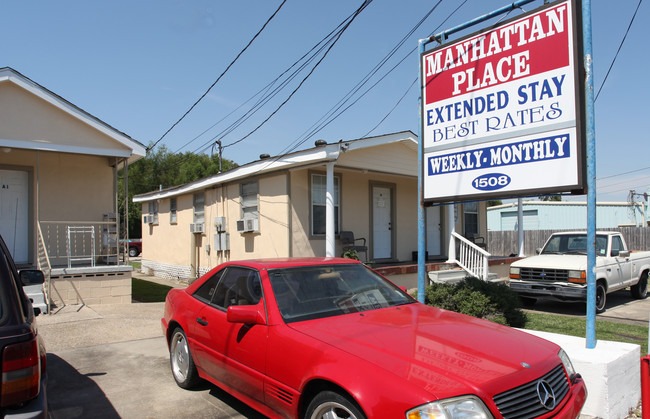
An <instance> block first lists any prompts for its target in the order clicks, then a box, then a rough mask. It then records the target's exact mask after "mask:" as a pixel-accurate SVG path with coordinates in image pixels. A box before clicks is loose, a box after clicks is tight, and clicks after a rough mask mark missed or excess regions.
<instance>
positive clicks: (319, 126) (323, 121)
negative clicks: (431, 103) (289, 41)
mask: <svg viewBox="0 0 650 419" xmlns="http://www.w3.org/2000/svg"><path fill="white" fill-rule="evenodd" d="M466 2H467V0H464V1H463V2H462V3H461V4H460V5H459V6H458V7H457V8H456V9H455V10H454V11H453V12H452V13H451V14H449V15H448V16H447V17H446V18H445V20H443V22H442V23H441V24H440V25H438V28H440V26H442V25H444V23H445V22H447V20H449V19H450V18H451V16H453V15H454V14H455V13H456V12H457V11H458V10H459V9H460V8H461V7H462V6H463V5H464V4H465V3H466ZM440 3H442V0H440V1H438V3H436V4H435V5H434V6H433V8H431V9H430V10H429V12H428V13H426V14H425V16H424V17H423V18H422V19H421V20H420V21H419V22H418V23H417V24H416V25H415V26H414V27H413V28H412V29H411V30H410V31H409V32H408V33H407V34H406V35H405V36H404V37H403V38H402V39H401V40H400V41H399V42H398V44H397V45H396V46H395V47H393V49H392V50H391V51H390V52H389V53H388V54H387V55H386V56H385V57H384V58H383V59H382V60H380V61H379V63H378V64H377V65H375V67H373V69H372V70H370V72H369V73H368V74H367V75H366V76H364V77H363V78H362V79H361V81H359V83H357V85H356V86H355V87H353V88H352V89H351V90H350V91H349V92H348V93H347V94H346V95H345V96H344V97H343V98H342V99H341V100H340V101H339V102H338V103H337V104H336V105H334V106H333V107H332V108H330V110H329V111H327V112H326V113H325V114H324V115H323V116H322V117H321V118H320V119H319V120H318V121H317V122H316V123H314V124H313V125H312V126H311V127H310V128H309V129H308V130H307V131H305V132H304V133H303V134H302V135H301V136H299V137H298V138H297V139H296V140H295V141H294V142H292V143H291V144H290V145H289V146H288V147H286V148H285V149H284V150H283V151H282V152H281V153H280V155H279V157H281V156H282V155H284V154H286V153H290V152H292V151H293V150H295V149H296V148H298V147H299V146H301V145H302V144H304V143H305V142H306V141H307V140H309V139H310V138H312V137H313V136H314V135H316V134H317V133H318V132H320V131H322V130H323V129H324V128H325V127H327V126H328V125H329V124H331V123H332V122H334V121H335V120H336V119H337V118H338V117H339V116H341V115H342V114H343V113H345V112H346V111H347V110H348V109H350V108H351V107H352V106H354V105H355V104H356V103H357V102H358V101H359V100H361V99H362V98H363V97H364V96H365V95H366V94H368V93H369V92H370V91H371V90H372V89H374V88H375V87H376V86H377V85H378V84H379V83H380V82H381V81H382V80H384V79H385V78H386V77H387V76H388V75H389V74H390V73H392V72H393V71H394V70H395V69H396V68H397V67H398V66H399V65H401V64H402V63H403V62H404V61H405V60H406V59H407V58H409V57H411V56H412V54H413V52H414V51H415V50H417V47H416V48H413V49H411V50H410V51H409V52H408V53H407V54H406V55H405V56H404V57H403V58H402V59H401V60H400V61H399V62H398V63H397V64H396V65H394V66H393V67H392V68H391V69H390V70H388V71H387V72H386V74H384V75H383V76H382V77H381V78H380V79H379V80H378V81H377V82H375V83H374V84H373V85H372V86H370V87H369V88H368V89H366V90H365V91H364V92H363V93H362V94H361V95H359V96H358V97H357V98H356V99H355V100H354V101H353V102H352V103H351V104H349V105H348V106H346V107H345V108H343V106H344V105H345V104H346V103H348V102H349V101H350V100H351V99H352V97H353V96H354V95H355V94H356V93H358V92H359V90H360V89H361V87H363V86H364V85H365V84H366V83H367V82H368V81H370V79H371V78H372V76H374V75H376V74H377V72H378V71H379V69H380V68H381V67H383V66H384V65H385V64H386V63H387V62H388V60H389V59H390V58H391V57H392V56H393V55H394V54H395V53H396V52H397V51H398V49H399V48H400V47H401V46H403V44H404V43H405V42H406V40H408V38H409V37H410V36H411V35H412V34H413V33H415V31H416V30H417V28H419V27H420V26H421V25H422V24H423V23H424V21H425V20H426V19H427V18H428V17H429V16H430V15H431V14H432V13H433V11H435V9H436V8H437V7H438V6H439V5H440ZM438 28H436V29H435V30H434V31H433V32H432V34H433V33H435V32H436V31H437V30H438ZM400 101H401V99H400ZM341 108H343V109H341ZM335 112H338V113H336V114H335ZM303 137H304V138H303ZM301 138H302V139H301Z"/></svg>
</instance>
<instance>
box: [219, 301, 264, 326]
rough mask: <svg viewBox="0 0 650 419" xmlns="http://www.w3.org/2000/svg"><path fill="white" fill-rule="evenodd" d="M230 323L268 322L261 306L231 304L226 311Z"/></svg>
mask: <svg viewBox="0 0 650 419" xmlns="http://www.w3.org/2000/svg"><path fill="white" fill-rule="evenodd" d="M226 320H228V321H229V322H230V323H244V324H266V316H265V315H264V312H263V310H262V309H260V307H259V306H257V305H255V306H230V307H228V311H227V312H226Z"/></svg>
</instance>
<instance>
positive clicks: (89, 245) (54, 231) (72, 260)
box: [39, 221, 119, 268]
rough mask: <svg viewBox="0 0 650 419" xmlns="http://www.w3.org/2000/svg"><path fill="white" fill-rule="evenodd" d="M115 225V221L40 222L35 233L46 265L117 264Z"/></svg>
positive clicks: (116, 226) (53, 266) (117, 247)
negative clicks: (38, 237) (44, 256)
mask: <svg viewBox="0 0 650 419" xmlns="http://www.w3.org/2000/svg"><path fill="white" fill-rule="evenodd" d="M117 228H118V225H117V221H40V223H39V234H40V235H41V239H40V240H41V241H42V246H43V253H45V254H47V255H48V260H49V265H50V268H57V267H68V268H70V267H85V266H96V265H117V264H118V263H119V257H118V256H119V246H118V234H117V231H118V230H117ZM39 246H40V244H39ZM40 254H41V250H40V249H39V255H40ZM39 258H40V256H39Z"/></svg>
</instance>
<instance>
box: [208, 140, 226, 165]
mask: <svg viewBox="0 0 650 419" xmlns="http://www.w3.org/2000/svg"><path fill="white" fill-rule="evenodd" d="M216 145H219V173H221V172H222V171H223V170H222V168H221V160H222V157H223V146H222V145H221V140H215V142H214V144H212V150H211V151H210V159H212V155H213V154H214V146H216Z"/></svg>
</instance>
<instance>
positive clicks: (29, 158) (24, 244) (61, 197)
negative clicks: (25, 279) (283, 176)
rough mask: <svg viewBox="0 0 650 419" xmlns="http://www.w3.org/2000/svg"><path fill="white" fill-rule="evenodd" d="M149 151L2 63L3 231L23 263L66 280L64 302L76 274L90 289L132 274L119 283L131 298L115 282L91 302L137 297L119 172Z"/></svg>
mask: <svg viewBox="0 0 650 419" xmlns="http://www.w3.org/2000/svg"><path fill="white" fill-rule="evenodd" d="M144 155H145V149H144V146H143V145H142V144H140V143H139V142H137V141H135V140H134V139H132V138H131V137H129V136H127V135H126V134H124V133H122V132H120V131H118V130H116V129H115V128H113V127H111V126H109V125H108V124H106V123H104V122H102V121H101V120H99V119H98V118H96V117H94V116H93V115H90V114H89V113H87V112H85V111H84V110H82V109H80V108H78V107H77V106H75V105H73V104H72V103H70V102H68V101H67V100H65V99H63V98H62V97H61V96H59V95H57V94H55V93H53V92H51V91H50V90H48V89H46V88H45V87H43V86H41V85H39V84H38V83H36V82H34V81H32V80H30V79H29V78H27V77H25V76H24V75H22V74H20V73H19V72H17V71H15V70H13V69H11V68H0V233H1V234H2V236H3V238H4V240H5V242H6V243H7V246H8V247H9V249H10V251H11V252H12V255H13V257H14V259H15V260H16V262H17V264H18V265H19V266H23V267H30V266H35V267H38V268H40V269H42V270H43V271H45V272H46V274H48V275H49V274H50V273H51V275H52V278H54V279H55V280H56V279H59V280H60V284H59V285H56V286H55V288H57V289H54V290H52V291H53V293H54V294H56V292H59V293H60V294H61V296H62V298H63V300H64V301H62V302H63V303H64V304H65V303H67V302H68V301H65V300H66V295H67V294H66V290H65V288H66V287H68V286H69V283H70V281H68V279H69V278H72V276H74V275H81V276H83V277H84V278H86V279H87V278H90V277H92V278H96V280H95V282H91V283H85V284H84V287H85V288H88V289H89V290H90V288H93V285H92V284H98V283H99V282H100V281H102V279H101V278H102V277H104V273H105V274H106V275H108V274H109V273H112V274H111V277H113V276H115V273H116V272H117V273H119V275H122V276H124V277H126V276H128V281H125V280H122V282H123V284H122V283H121V285H119V286H120V287H121V291H120V292H121V293H122V292H124V293H125V292H126V288H124V287H126V285H128V287H129V290H128V298H127V297H124V298H122V297H123V295H122V294H120V295H119V296H118V295H115V292H114V291H111V290H110V287H109V290H108V291H107V290H102V291H93V295H92V296H91V293H90V291H89V292H88V294H87V295H85V297H86V298H84V300H85V302H86V303H91V302H101V301H102V298H103V300H104V302H130V276H131V275H130V270H128V269H127V268H129V267H124V266H122V267H119V263H118V252H117V244H118V239H119V231H118V214H117V212H118V203H117V199H118V198H117V196H118V194H117V172H118V170H119V169H120V168H121V167H126V165H127V163H128V162H132V161H135V160H137V159H139V158H141V157H143V156H144ZM91 237H92V238H91ZM127 271H128V272H127ZM88 275H90V277H89V276H88ZM119 275H118V276H119ZM106 278H108V277H107V276H106ZM106 278H104V279H106ZM91 281H92V280H91ZM78 297H79V296H78V295H77V294H76V293H75V295H74V298H72V299H74V300H78ZM104 297H105V298H104ZM109 297H117V298H109ZM109 300H110V301H109ZM127 300H128V301H127ZM59 303H61V301H59Z"/></svg>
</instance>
